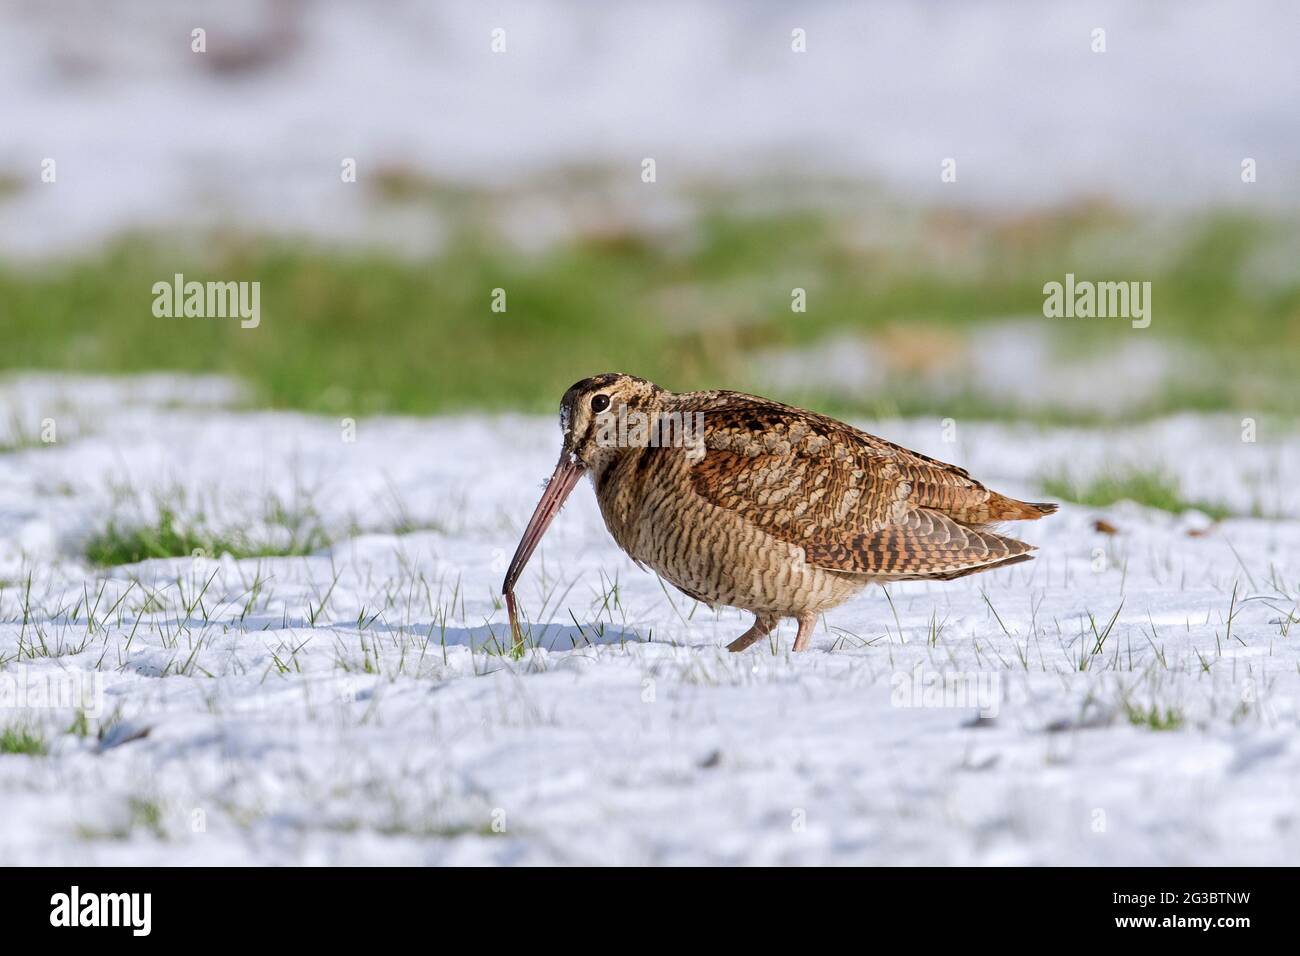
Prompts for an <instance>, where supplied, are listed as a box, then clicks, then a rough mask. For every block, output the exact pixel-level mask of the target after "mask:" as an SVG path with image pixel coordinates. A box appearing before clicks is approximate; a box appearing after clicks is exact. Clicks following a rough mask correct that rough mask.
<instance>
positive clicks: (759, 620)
mask: <svg viewBox="0 0 1300 956" xmlns="http://www.w3.org/2000/svg"><path fill="white" fill-rule="evenodd" d="M780 620H781V619H780V618H779V617H777V616H776V615H775V614H755V615H754V626H753V627H751V628H750V629H749V630H748V631H746V632H745V633H744V634H742V635H740V637H738V638H736V639H735V640H734V641H732V642H731V643H730V644H728V645H727V650H729V651H731V653H733V654H735V653H737V652H738V651H743V650H745V648H747V647H750V646H751V645H753V644H754V643H755V642H756V641H761V640H762V639H763V638H765V637H767V635H769V634H771V633H772V629H773V628H775V627H776V625H777V622H778V621H780Z"/></svg>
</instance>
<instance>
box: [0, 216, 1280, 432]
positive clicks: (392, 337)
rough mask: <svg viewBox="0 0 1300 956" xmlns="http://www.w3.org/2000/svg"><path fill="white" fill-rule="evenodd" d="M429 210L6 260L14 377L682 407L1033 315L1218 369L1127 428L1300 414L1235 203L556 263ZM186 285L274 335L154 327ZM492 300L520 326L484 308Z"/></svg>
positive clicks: (710, 229)
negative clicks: (359, 223) (669, 401)
mask: <svg viewBox="0 0 1300 956" xmlns="http://www.w3.org/2000/svg"><path fill="white" fill-rule="evenodd" d="M424 198H425V200H426V201H429V202H430V211H431V214H432V213H436V214H438V215H440V216H442V217H444V221H445V223H446V224H447V225H448V228H447V230H446V236H447V238H446V241H445V242H444V243H443V244H442V246H441V247H440V248H439V249H438V251H437V252H436V253H431V254H428V255H424V256H421V257H414V258H413V257H409V256H400V255H395V254H393V253H392V252H386V251H383V250H380V249H375V248H338V247H330V246H326V245H323V244H316V243H311V242H306V241H290V240H283V239H270V238H258V237H248V236H239V235H231V234H225V233H222V234H214V235H210V236H204V237H201V240H202V241H200V242H194V241H181V240H177V239H176V238H174V237H171V236H166V235H131V236H124V237H122V238H120V239H118V240H116V241H114V242H112V243H110V244H108V245H106V246H104V247H102V248H101V249H100V250H98V251H97V252H95V253H93V254H83V255H79V256H75V257H72V258H69V259H63V260H59V261H52V262H44V263H41V264H38V265H35V266H33V265H32V264H31V263H23V264H21V265H19V264H15V263H0V341H2V342H3V348H0V369H8V370H16V369H53V370H60V371H76V372H106V373H132V372H145V371H155V370H175V371H182V372H215V373H226V374H229V375H233V376H236V377H238V378H239V379H241V380H243V381H244V382H246V383H247V384H248V386H249V387H250V389H251V400H252V402H253V403H254V404H256V405H259V406H267V407H273V408H293V409H304V410H308V411H313V412H324V413H338V414H372V413H417V414H423V413H431V412H448V411H461V410H492V411H499V410H524V411H547V412H549V411H552V410H553V409H554V407H555V405H556V402H557V401H558V399H559V396H560V395H561V394H562V392H563V391H564V389H565V388H567V387H568V385H570V384H571V383H572V382H573V381H575V380H577V379H579V378H582V377H584V376H586V375H590V374H593V373H595V372H599V371H605V370H610V369H618V370H624V371H630V372H634V373H637V374H641V375H644V376H646V377H649V378H652V379H655V380H657V381H660V382H661V383H663V384H665V385H667V386H668V387H671V388H674V389H688V388H697V387H732V388H761V387H762V383H761V379H760V377H759V375H758V373H757V371H756V362H755V357H756V356H758V355H760V354H771V353H772V351H773V350H777V351H779V350H781V349H788V348H797V347H800V346H807V345H809V344H811V343H814V342H816V341H818V340H819V339H822V338H824V337H827V336H831V335H836V334H844V333H845V332H848V333H849V334H853V335H862V336H867V337H870V336H873V335H881V334H885V335H893V336H894V338H895V339H897V338H898V337H899V336H900V335H901V336H902V337H903V338H904V339H909V338H912V337H916V338H917V339H918V341H920V342H922V343H924V341H925V335H927V334H931V333H934V334H937V335H938V337H939V340H940V341H946V339H945V337H946V336H950V335H959V336H966V337H969V336H978V335H979V334H980V332H981V330H982V329H984V328H986V327H987V326H988V324H989V323H993V322H1001V321H1004V320H1007V319H1008V318H1013V317H1017V316H1020V317H1025V318H1029V319H1033V320H1035V321H1037V322H1042V323H1046V324H1048V325H1050V327H1051V331H1052V334H1053V336H1054V340H1055V341H1056V342H1057V349H1058V351H1060V352H1061V353H1062V355H1063V356H1064V360H1066V361H1069V360H1070V356H1074V355H1084V354H1088V353H1090V352H1091V351H1095V350H1097V349H1099V348H1105V347H1107V346H1108V345H1113V344H1114V343H1116V342H1123V341H1127V340H1128V337H1130V336H1145V335H1150V336H1153V337H1155V338H1156V340H1158V341H1178V342H1181V343H1185V344H1190V345H1192V346H1194V347H1195V348H1197V349H1199V350H1202V351H1203V352H1204V353H1205V354H1206V355H1207V356H1210V357H1211V358H1212V362H1213V370H1214V371H1213V374H1208V375H1199V376H1194V377H1186V378H1181V379H1179V380H1177V381H1176V382H1173V383H1171V384H1170V385H1169V386H1168V387H1164V388H1162V390H1161V392H1160V394H1159V395H1157V396H1155V397H1154V398H1152V399H1149V400H1146V401H1144V402H1143V403H1142V404H1141V406H1140V407H1134V408H1129V409H1126V414H1127V415H1128V416H1129V417H1134V416H1145V415H1151V414H1159V413H1164V412H1168V411H1175V410H1179V409H1196V410H1221V409H1243V410H1249V411H1250V412H1252V413H1260V412H1268V411H1274V412H1279V413H1294V410H1296V409H1297V408H1300V386H1297V385H1296V383H1295V381H1294V379H1295V376H1294V374H1293V372H1292V369H1291V367H1290V366H1291V365H1293V363H1294V356H1295V355H1297V354H1300V275H1298V274H1297V272H1296V270H1294V268H1293V267H1292V268H1291V269H1290V270H1289V271H1288V270H1287V269H1286V268H1285V267H1284V268H1281V269H1277V268H1272V269H1270V268H1267V267H1268V264H1269V263H1270V262H1272V261H1273V260H1274V259H1276V258H1277V256H1274V255H1271V252H1270V251H1271V250H1272V249H1275V248H1278V247H1281V248H1282V249H1283V250H1285V248H1286V244H1288V243H1290V244H1292V247H1294V243H1295V241H1296V235H1297V233H1296V229H1295V225H1294V223H1291V222H1288V221H1275V220H1267V219H1260V218H1255V217H1251V216H1247V215H1244V214H1241V213H1236V212H1231V211H1223V212H1216V213H1212V214H1201V215H1197V216H1190V217H1184V218H1181V219H1178V220H1176V221H1172V222H1170V221H1167V220H1162V221H1159V222H1158V223H1156V224H1155V225H1152V223H1151V221H1149V220H1145V219H1143V218H1142V217H1140V216H1137V215H1134V214H1129V213H1125V212H1122V211H1119V210H1116V209H1113V208H1111V207H1108V206H1106V205H1104V204H1081V205H1078V206H1073V207H1066V208H1061V209H1056V210H1049V211H1040V212H1035V213H1023V214H1019V215H1016V216H1006V215H1004V216H997V215H991V214H986V213H979V212H968V211H960V210H891V211H888V212H886V213H882V214H880V215H879V216H875V217H874V218H872V217H868V218H867V219H865V220H864V218H863V217H862V215H861V214H860V213H851V214H850V213H841V212H838V211H835V210H825V209H822V210H809V209H780V208H773V209H766V210H763V209H760V210H752V209H750V210H748V211H741V210H740V209H738V208H737V207H736V205H735V204H729V203H726V202H721V203H719V202H708V201H703V202H701V203H700V205H699V207H698V211H697V213H696V214H695V215H694V216H692V217H691V219H690V220H689V221H688V222H685V223H681V224H678V225H676V226H673V227H672V228H670V229H668V230H666V231H665V230H659V231H656V232H653V233H652V232H648V231H645V230H642V229H639V228H637V227H635V226H631V225H629V226H627V227H619V226H615V227H613V228H610V227H605V228H602V229H600V230H589V231H587V232H581V231H579V232H576V233H575V234H573V235H570V236H568V237H567V238H565V239H562V240H560V241H558V242H555V243H551V244H549V245H546V246H545V247H544V248H542V249H541V250H540V251H538V250H535V249H534V250H524V249H520V248H518V247H517V246H516V245H515V244H513V243H512V242H510V241H509V240H507V239H506V238H504V237H503V236H502V234H501V232H500V231H499V230H496V229H494V228H493V226H492V222H491V216H490V215H489V216H486V217H485V216H484V214H483V213H482V210H481V209H478V208H477V207H475V206H474V204H472V203H470V204H466V203H465V202H464V201H463V200H446V199H445V198H443V199H439V198H436V197H435V198H434V199H432V200H431V199H429V197H427V196H426V197H424ZM404 199H409V197H404ZM864 223H865V225H864ZM1283 261H1285V260H1284V259H1283ZM1261 263H1263V265H1264V267H1265V268H1262V269H1261V265H1260V264H1261ZM177 272H180V273H183V274H184V275H185V277H186V279H187V280H194V279H197V280H200V281H206V280H209V279H212V280H221V281H227V280H258V281H260V282H261V315H262V318H261V324H260V326H259V327H258V328H256V329H241V328H240V327H239V322H238V320H236V319H198V318H156V317H155V316H154V315H153V313H152V308H151V307H152V302H153V295H152V292H151V289H152V286H153V284H154V283H155V282H158V281H170V279H171V277H172V276H173V274H174V273H177ZM1066 272H1074V273H1075V274H1076V275H1078V276H1079V277H1080V278H1089V277H1091V278H1095V279H1105V280H1129V279H1139V280H1145V279H1149V280H1151V281H1152V283H1153V289H1154V293H1153V297H1154V310H1155V315H1154V321H1153V323H1152V326H1151V328H1150V329H1147V330H1141V331H1137V330H1131V329H1130V328H1129V324H1128V323H1127V322H1126V321H1124V320H1113V319H1112V320H1101V319H1094V320H1075V321H1073V322H1071V321H1068V320H1060V319H1045V318H1043V317H1042V311H1041V310H1042V303H1043V293H1042V285H1043V283H1044V282H1045V281H1052V280H1060V279H1062V278H1063V276H1064V275H1065V273H1066ZM796 286H799V287H803V288H806V289H807V295H808V309H807V311H806V312H803V313H794V312H792V311H791V308H790V302H791V289H792V288H794V287H796ZM496 288H502V289H504V290H505V292H506V296H507V311H506V312H504V313H495V312H493V311H492V310H491V307H490V306H491V301H492V290H493V289H496ZM921 347H922V348H924V346H923V345H922V346H921ZM1098 387H1099V388H1104V387H1106V383H1105V382H1099V383H1098ZM767 391H768V392H769V393H770V392H771V389H770V388H769V389H767ZM794 391H795V392H797V394H788V393H787V394H782V395H778V396H774V397H779V398H783V399H786V400H790V401H801V402H808V403H813V404H817V405H818V406H819V407H822V408H826V409H827V410H830V411H832V412H835V413H844V414H849V413H853V414H866V415H874V416H883V415H891V414H920V413H936V414H946V415H961V416H964V417H968V418H969V417H981V418H999V417H1007V416H1012V415H1014V416H1018V417H1031V418H1038V419H1052V420H1057V419H1061V420H1071V421H1079V420H1090V419H1093V418H1095V417H1096V414H1095V413H1094V412H1089V411H1086V410H1078V409H1076V410H1071V409H1068V408H1065V409H1063V408H1060V407H1052V406H1050V403H1047V404H1041V405H1040V404H1038V403H1035V402H1032V401H1029V402H1026V401H1025V400H1023V399H1020V400H1017V401H1010V400H1005V401H1004V400H999V399H996V398H990V397H989V395H988V394H987V393H983V392H980V393H975V392H971V391H969V390H967V391H961V390H959V391H957V392H955V393H953V392H946V393H943V394H933V393H932V390H929V389H927V388H925V387H923V386H919V385H915V384H913V383H911V379H910V377H909V370H908V369H907V368H906V367H904V368H902V369H901V370H900V371H899V374H898V375H897V376H896V379H895V380H894V382H893V384H892V385H891V387H889V388H885V389H875V390H871V391H869V392H867V393H857V394H847V395H846V394H845V391H844V390H843V389H832V388H829V387H827V386H826V383H825V382H822V381H819V380H818V379H817V377H816V376H813V377H811V379H810V380H809V381H807V382H806V383H802V384H800V385H799V386H798V387H797V388H796V389H795V390H794Z"/></svg>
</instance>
